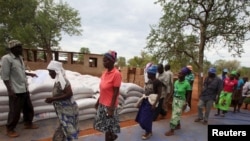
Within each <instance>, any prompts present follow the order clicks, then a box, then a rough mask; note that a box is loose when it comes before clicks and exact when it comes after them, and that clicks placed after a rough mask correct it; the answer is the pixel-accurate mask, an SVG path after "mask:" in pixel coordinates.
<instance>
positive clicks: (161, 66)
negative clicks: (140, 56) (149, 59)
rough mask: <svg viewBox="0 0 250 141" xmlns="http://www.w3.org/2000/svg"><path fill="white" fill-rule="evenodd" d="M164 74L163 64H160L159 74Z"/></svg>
mask: <svg viewBox="0 0 250 141" xmlns="http://www.w3.org/2000/svg"><path fill="white" fill-rule="evenodd" d="M163 72H164V68H163V64H158V73H159V74H162V73H163Z"/></svg>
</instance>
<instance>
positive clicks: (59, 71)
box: [47, 60, 66, 89]
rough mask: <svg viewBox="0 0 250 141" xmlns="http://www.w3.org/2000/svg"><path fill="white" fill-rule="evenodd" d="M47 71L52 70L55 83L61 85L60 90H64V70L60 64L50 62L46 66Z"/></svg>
mask: <svg viewBox="0 0 250 141" xmlns="http://www.w3.org/2000/svg"><path fill="white" fill-rule="evenodd" d="M47 69H48V70H54V71H55V72H56V78H55V82H59V83H60V84H61V87H62V89H64V88H65V85H66V81H65V70H64V69H63V67H62V63H61V62H58V61H54V60H52V61H50V63H49V65H48V66H47Z"/></svg>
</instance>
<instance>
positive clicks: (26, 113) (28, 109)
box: [6, 92, 34, 131]
mask: <svg viewBox="0 0 250 141" xmlns="http://www.w3.org/2000/svg"><path fill="white" fill-rule="evenodd" d="M16 96H17V97H12V96H9V114H8V121H7V124H6V128H7V131H13V130H14V129H15V128H16V126H17V124H18V121H19V119H20V115H21V112H22V113H23V122H24V124H26V125H29V124H32V120H33V117H34V109H33V105H32V103H31V100H30V95H29V92H26V93H21V94H16Z"/></svg>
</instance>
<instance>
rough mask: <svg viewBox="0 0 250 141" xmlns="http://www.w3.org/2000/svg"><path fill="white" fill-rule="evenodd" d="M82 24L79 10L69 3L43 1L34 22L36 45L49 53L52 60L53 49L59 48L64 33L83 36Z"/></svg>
mask: <svg viewBox="0 0 250 141" xmlns="http://www.w3.org/2000/svg"><path fill="white" fill-rule="evenodd" d="M79 27H81V22H80V17H79V13H78V11H77V10H75V9H73V8H71V7H70V6H69V5H68V4H67V3H63V2H62V1H60V2H59V3H54V1H53V0H41V1H40V5H39V7H38V8H37V11H36V18H35V22H34V32H35V34H34V40H35V42H34V45H35V46H38V47H42V48H43V49H45V50H46V52H47V54H48V55H47V57H48V58H47V59H48V60H51V59H52V50H51V47H53V46H58V42H59V41H60V40H61V34H62V32H64V33H67V34H68V35H70V36H72V35H81V29H79Z"/></svg>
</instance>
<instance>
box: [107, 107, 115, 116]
mask: <svg viewBox="0 0 250 141" xmlns="http://www.w3.org/2000/svg"><path fill="white" fill-rule="evenodd" d="M107 109H108V111H107V116H108V117H112V116H113V115H114V111H115V108H107Z"/></svg>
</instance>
